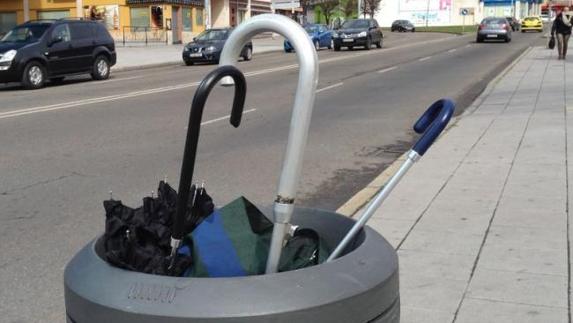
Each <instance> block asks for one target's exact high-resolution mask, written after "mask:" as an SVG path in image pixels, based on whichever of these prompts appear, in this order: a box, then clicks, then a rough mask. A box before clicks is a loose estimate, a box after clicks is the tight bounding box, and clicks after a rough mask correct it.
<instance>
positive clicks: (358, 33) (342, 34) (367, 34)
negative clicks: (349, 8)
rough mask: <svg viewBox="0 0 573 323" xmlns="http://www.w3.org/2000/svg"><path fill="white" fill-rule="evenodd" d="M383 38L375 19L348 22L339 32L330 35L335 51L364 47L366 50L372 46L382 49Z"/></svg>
mask: <svg viewBox="0 0 573 323" xmlns="http://www.w3.org/2000/svg"><path fill="white" fill-rule="evenodd" d="M383 37H384V36H383V35H382V32H381V31H380V27H379V26H378V22H377V21H376V20H375V19H353V20H348V21H346V22H345V23H344V24H343V25H342V27H340V29H339V30H337V31H336V32H334V33H332V41H333V42H334V50H336V51H339V50H340V48H341V47H348V49H352V48H354V46H364V48H366V49H368V50H369V49H370V48H371V47H372V45H376V47H378V48H382V38H383Z"/></svg>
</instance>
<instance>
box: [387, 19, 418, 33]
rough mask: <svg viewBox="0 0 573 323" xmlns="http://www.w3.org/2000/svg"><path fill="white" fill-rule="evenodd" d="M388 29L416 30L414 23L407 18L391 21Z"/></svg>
mask: <svg viewBox="0 0 573 323" xmlns="http://www.w3.org/2000/svg"><path fill="white" fill-rule="evenodd" d="M390 31H392V32H394V31H402V32H406V31H411V32H415V31H416V27H414V24H413V23H411V22H410V21H409V20H395V21H394V22H393V23H392V26H391V27H390Z"/></svg>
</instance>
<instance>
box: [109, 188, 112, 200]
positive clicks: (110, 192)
mask: <svg viewBox="0 0 573 323" xmlns="http://www.w3.org/2000/svg"><path fill="white" fill-rule="evenodd" d="M109 199H110V200H112V201H113V191H111V190H110V191H109Z"/></svg>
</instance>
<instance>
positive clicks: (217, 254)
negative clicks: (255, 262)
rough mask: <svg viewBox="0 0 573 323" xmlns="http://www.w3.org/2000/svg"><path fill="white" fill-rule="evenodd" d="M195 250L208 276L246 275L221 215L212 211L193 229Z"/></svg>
mask: <svg viewBox="0 0 573 323" xmlns="http://www.w3.org/2000/svg"><path fill="white" fill-rule="evenodd" d="M192 236H193V243H194V244H195V250H197V251H198V252H199V257H200V258H201V262H202V263H203V265H204V266H205V268H206V269H207V272H208V273H209V277H236V276H246V275H247V273H246V272H245V270H244V269H243V267H242V266H241V261H240V259H239V256H238V255H237V252H236V251H235V247H234V245H233V242H232V241H231V239H229V237H228V236H227V233H226V231H225V227H224V226H223V221H222V219H221V215H220V214H219V212H218V211H215V212H213V214H211V215H210V216H209V217H208V218H206V219H205V220H203V222H202V223H201V224H200V225H199V226H198V227H197V228H195V230H194V231H193V234H192Z"/></svg>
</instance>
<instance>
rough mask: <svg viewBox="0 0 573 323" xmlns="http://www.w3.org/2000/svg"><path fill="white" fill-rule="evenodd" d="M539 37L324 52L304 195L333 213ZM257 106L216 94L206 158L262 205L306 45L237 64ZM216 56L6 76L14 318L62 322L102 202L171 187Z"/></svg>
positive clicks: (0, 227)
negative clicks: (96, 71)
mask: <svg viewBox="0 0 573 323" xmlns="http://www.w3.org/2000/svg"><path fill="white" fill-rule="evenodd" d="M543 42H544V40H543V39H542V38H541V34H537V33H533V34H521V33H519V34H518V33H515V34H514V39H513V42H511V43H509V44H505V43H486V44H476V43H474V36H473V35H471V36H452V35H446V34H424V33H415V34H401V33H400V34H390V33H388V37H387V39H386V41H385V45H384V48H383V49H381V50H374V49H373V50H371V51H365V50H354V51H343V52H333V51H327V50H323V51H320V53H319V57H320V60H321V64H320V81H319V86H318V88H319V93H318V94H317V99H316V105H315V108H314V112H313V120H312V124H311V129H310V138H309V143H308V146H307V152H306V154H305V162H304V170H303V177H302V179H301V181H300V190H299V191H300V193H299V200H298V204H299V205H306V206H312V207H319V208H325V209H331V210H334V209H336V208H337V207H339V206H340V205H341V204H343V203H344V202H345V201H346V200H347V199H349V198H350V197H351V196H352V195H353V194H354V193H355V192H357V191H358V190H360V189H362V188H363V187H364V186H365V185H366V184H367V183H368V182H369V181H371V180H372V179H373V178H374V177H375V176H376V175H377V174H379V173H380V172H381V171H382V170H383V169H384V168H385V167H386V166H387V165H388V164H390V163H391V162H392V161H393V160H395V158H396V157H398V156H399V155H400V154H401V153H403V152H404V151H406V149H408V148H409V145H410V143H411V142H412V140H413V139H414V136H413V132H412V131H411V130H410V129H411V126H412V124H413V123H414V122H415V120H416V119H417V117H418V116H419V114H420V113H421V112H422V111H424V109H425V108H426V107H427V106H428V105H429V104H431V103H432V102H433V101H434V100H436V99H439V98H442V97H452V98H454V99H455V100H456V101H457V102H458V113H459V112H461V111H462V110H463V108H464V107H465V106H468V105H469V104H470V103H471V102H472V100H473V99H474V98H475V97H476V96H477V95H478V94H479V93H480V92H481V91H482V90H483V89H484V88H485V86H486V85H487V83H488V82H489V80H491V79H492V78H493V77H494V76H495V75H497V74H498V73H499V72H500V71H501V70H502V69H503V68H504V67H505V66H507V65H508V64H509V63H510V62H511V61H512V60H513V59H514V58H515V57H517V56H518V55H519V54H520V53H522V52H523V51H524V50H525V49H526V48H527V47H528V46H532V45H540V44H543ZM239 67H240V68H241V69H242V70H243V71H244V72H246V75H247V81H248V89H249V90H248V98H247V106H246V109H245V110H246V111H245V112H246V114H245V115H244V118H243V123H242V124H241V126H240V127H239V128H238V129H234V128H232V127H231V126H230V125H229V124H228V122H226V117H227V116H228V114H229V113H230V106H231V98H232V91H233V90H232V89H229V88H217V89H216V90H215V91H214V92H213V94H212V96H211V99H210V100H209V102H208V106H207V107H206V110H205V113H204V116H203V121H204V123H205V124H204V125H203V127H202V132H201V141H200V144H199V153H198V160H197V165H196V179H197V180H198V181H202V180H204V181H205V182H206V186H207V189H208V191H209V192H210V193H211V194H212V195H213V197H214V199H215V202H216V204H217V205H223V204H224V203H227V202H229V201H231V200H232V199H234V198H236V197H238V196H240V195H244V196H246V197H247V198H249V199H250V200H252V201H253V202H254V203H255V204H257V205H259V206H261V207H262V208H263V209H264V210H265V211H268V210H269V208H268V207H269V206H270V205H271V204H272V201H273V199H274V196H275V194H276V185H277V181H278V176H279V172H280V169H281V162H282V158H283V154H284V149H285V144H286V138H287V134H288V130H289V122H290V117H291V116H290V114H291V105H292V100H293V95H294V90H295V86H296V82H297V76H298V75H297V72H298V70H297V67H296V54H283V53H272V54H262V55H258V56H255V57H254V60H253V61H252V62H245V63H240V64H239ZM213 68H214V66H209V65H207V66H193V67H184V66H173V67H163V68H157V69H147V70H138V71H131V72H121V73H115V74H114V75H113V78H112V79H110V80H108V81H103V82H91V81H88V80H87V79H86V78H75V79H73V80H71V81H67V82H65V84H64V85H59V86H49V87H47V88H45V89H42V90H38V91H23V90H21V89H20V88H19V87H17V86H14V85H8V86H1V87H0V147H1V150H0V151H1V153H0V205H1V206H2V211H1V212H0V246H1V247H0V254H1V256H0V286H1V288H0V316H1V317H2V319H1V320H2V321H3V322H62V321H63V318H64V307H63V287H62V273H63V268H64V266H65V264H66V262H67V261H68V260H69V259H70V257H71V256H72V255H73V254H74V252H76V251H77V250H78V249H79V248H80V247H81V246H83V245H84V244H85V243H86V242H87V241H89V240H90V239H92V238H93V237H95V236H96V235H97V234H98V233H100V232H101V231H102V230H103V227H104V213H103V208H102V201H103V200H104V199H107V198H108V197H109V191H110V190H113V197H114V198H116V199H122V200H123V201H124V202H126V203H127V204H130V205H133V206H136V205H138V204H139V203H140V199H141V198H142V197H143V196H144V195H148V194H151V191H153V190H156V185H157V182H158V181H159V180H160V179H163V178H164V177H167V178H168V181H169V182H170V183H172V184H173V185H174V186H176V184H177V178H178V172H179V167H180V163H181V158H182V152H183V144H184V138H185V131H186V123H187V118H188V113H189V106H190V102H191V98H192V96H193V93H194V90H195V88H196V85H197V84H198V82H199V81H200V80H201V78H202V76H204V75H205V74H206V73H208V72H209V71H210V70H211V69H213Z"/></svg>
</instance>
